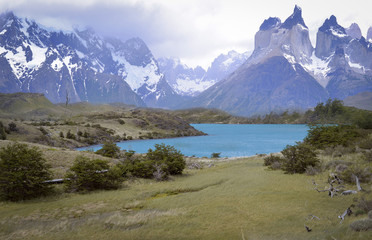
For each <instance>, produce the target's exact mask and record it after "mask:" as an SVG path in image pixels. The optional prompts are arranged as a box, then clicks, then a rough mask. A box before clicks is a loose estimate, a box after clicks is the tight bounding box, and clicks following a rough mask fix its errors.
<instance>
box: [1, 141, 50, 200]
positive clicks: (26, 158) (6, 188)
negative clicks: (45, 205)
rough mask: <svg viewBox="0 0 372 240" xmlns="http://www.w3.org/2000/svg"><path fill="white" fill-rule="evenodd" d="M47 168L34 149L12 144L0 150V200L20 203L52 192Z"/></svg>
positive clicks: (39, 153)
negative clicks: (47, 182)
mask: <svg viewBox="0 0 372 240" xmlns="http://www.w3.org/2000/svg"><path fill="white" fill-rule="evenodd" d="M51 176H52V175H51V172H50V171H49V166H48V165H47V164H46V161H45V159H44V158H43V157H42V153H41V152H40V150H38V149H37V148H36V147H33V148H29V147H28V146H27V145H26V144H20V143H13V144H9V145H8V146H6V147H3V148H1V149H0V198H1V199H3V200H9V201H20V200H26V199H31V198H35V197H39V196H43V195H46V194H48V193H50V192H51V191H52V188H51V187H50V186H49V185H46V184H45V183H44V181H46V180H49V179H51Z"/></svg>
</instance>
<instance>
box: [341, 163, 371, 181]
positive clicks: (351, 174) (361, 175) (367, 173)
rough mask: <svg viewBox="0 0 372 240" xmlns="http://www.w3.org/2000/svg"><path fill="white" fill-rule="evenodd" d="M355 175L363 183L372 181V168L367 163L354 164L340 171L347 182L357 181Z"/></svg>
mask: <svg viewBox="0 0 372 240" xmlns="http://www.w3.org/2000/svg"><path fill="white" fill-rule="evenodd" d="M355 176H357V177H358V179H359V181H360V182H361V183H369V182H371V181H372V169H371V167H369V166H367V165H365V164H352V165H350V166H348V167H347V168H346V169H345V170H343V171H341V172H340V177H341V179H342V180H344V181H345V182H347V183H353V184H354V183H355Z"/></svg>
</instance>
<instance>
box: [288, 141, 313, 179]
mask: <svg viewBox="0 0 372 240" xmlns="http://www.w3.org/2000/svg"><path fill="white" fill-rule="evenodd" d="M281 153H282V154H283V157H284V162H283V166H282V169H283V170H284V171H285V172H286V173H304V172H305V171H306V168H307V167H308V166H312V167H315V166H316V165H318V164H319V159H318V158H317V156H316V153H315V151H314V149H313V148H312V147H311V146H310V145H308V144H304V143H297V144H296V145H294V146H291V145H288V146H287V147H286V148H285V149H284V150H283V151H281Z"/></svg>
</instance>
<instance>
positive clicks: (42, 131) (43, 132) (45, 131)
mask: <svg viewBox="0 0 372 240" xmlns="http://www.w3.org/2000/svg"><path fill="white" fill-rule="evenodd" d="M39 130H40V132H41V133H42V134H43V135H47V134H48V131H47V130H45V128H43V127H40V128H39Z"/></svg>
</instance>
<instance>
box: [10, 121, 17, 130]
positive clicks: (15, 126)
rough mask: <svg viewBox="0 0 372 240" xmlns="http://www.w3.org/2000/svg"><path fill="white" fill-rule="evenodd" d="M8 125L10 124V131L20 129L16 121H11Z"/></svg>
mask: <svg viewBox="0 0 372 240" xmlns="http://www.w3.org/2000/svg"><path fill="white" fill-rule="evenodd" d="M8 126H9V131H11V132H17V131H18V128H17V125H16V124H15V123H14V122H11V123H9V124H8Z"/></svg>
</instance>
